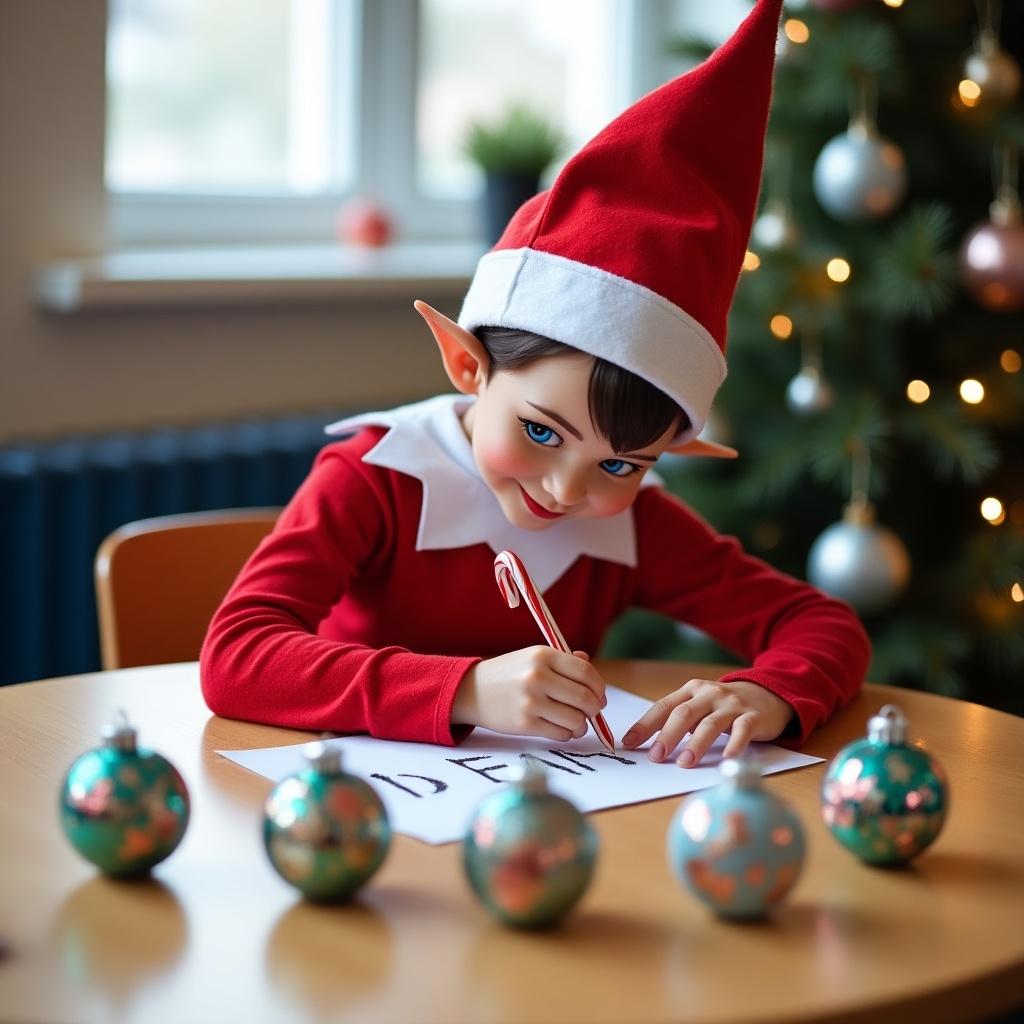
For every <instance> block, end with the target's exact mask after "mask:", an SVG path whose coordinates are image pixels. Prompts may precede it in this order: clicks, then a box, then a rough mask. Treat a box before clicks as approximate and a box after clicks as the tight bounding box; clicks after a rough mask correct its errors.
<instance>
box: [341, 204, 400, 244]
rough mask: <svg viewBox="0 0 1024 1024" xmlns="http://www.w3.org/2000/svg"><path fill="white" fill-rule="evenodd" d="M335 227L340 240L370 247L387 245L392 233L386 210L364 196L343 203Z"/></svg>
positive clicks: (392, 229)
mask: <svg viewBox="0 0 1024 1024" xmlns="http://www.w3.org/2000/svg"><path fill="white" fill-rule="evenodd" d="M335 228H336V230H337V236H338V239H339V240H340V241H341V242H344V243H346V244H347V245H359V246H367V247H371V248H374V247H377V246H382V245H387V244H388V243H389V242H390V241H391V239H392V237H393V235H394V225H393V224H392V222H391V218H390V217H389V216H388V213H387V211H386V210H385V209H384V208H383V207H382V206H381V205H380V204H379V203H375V202H374V201H373V200H372V199H366V198H357V199H350V200H349V201H348V202H347V203H345V204H343V205H342V207H341V209H340V210H339V211H338V218H337V222H336V224H335Z"/></svg>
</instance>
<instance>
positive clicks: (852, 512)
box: [807, 441, 910, 615]
mask: <svg viewBox="0 0 1024 1024" xmlns="http://www.w3.org/2000/svg"><path fill="white" fill-rule="evenodd" d="M852 476H853V482H852V488H851V492H852V493H851V497H850V503H849V504H848V505H847V506H846V508H845V509H844V511H843V518H842V521H841V522H838V523H833V525H832V526H830V527H828V528H827V529H826V530H825V531H824V532H823V533H822V534H821V535H820V536H819V537H818V539H817V540H816V541H815V542H814V543H813V544H812V545H811V550H810V552H809V554H808V556H807V578H808V579H809V580H810V581H811V583H813V584H814V585H815V586H816V587H818V588H819V589H820V590H824V591H825V592H826V593H828V594H832V595H833V596H834V597H838V598H840V599H841V600H843V601H848V602H849V603H850V604H852V605H853V606H854V608H856V609H857V611H858V612H860V613H861V614H862V615H875V614H877V613H879V612H881V611H884V610H885V609H886V608H887V607H888V606H889V605H891V604H892V602H893V601H895V599H896V598H897V597H898V596H899V594H900V593H901V592H902V591H903V589H904V588H905V587H906V585H907V582H908V581H909V579H910V556H909V555H908V554H907V549H906V547H905V546H904V544H903V542H902V541H901V540H900V539H899V537H897V536H896V534H895V533H894V532H893V531H892V530H890V529H887V528H886V527H883V526H879V525H878V524H877V523H876V522H875V509H874V506H873V505H872V504H871V503H870V501H869V500H868V480H869V476H870V455H869V452H868V448H867V446H866V445H865V444H864V443H863V442H861V441H855V442H854V444H853V474H852Z"/></svg>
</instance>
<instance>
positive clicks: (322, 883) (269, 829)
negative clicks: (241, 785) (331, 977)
mask: <svg viewBox="0 0 1024 1024" xmlns="http://www.w3.org/2000/svg"><path fill="white" fill-rule="evenodd" d="M303 752H304V754H305V755H306V759H307V761H308V764H307V766H306V767H305V768H303V769H302V770H301V771H300V772H298V773H297V774H295V775H290V776H289V777H288V778H286V779H282V780H281V781H280V782H279V783H278V784H277V785H276V786H275V787H274V788H273V789H272V790H271V792H270V796H268V797H267V801H266V803H265V804H264V807H263V845H264V847H265V848H266V851H267V856H268V857H269V858H270V863H271V864H272V865H273V867H274V870H275V871H276V872H277V873H278V874H279V875H280V876H281V877H282V878H283V879H284V880H285V881H286V882H288V883H290V884H291V885H294V886H295V888H296V889H298V890H299V891H300V892H302V894H303V895H304V896H306V897H308V898H309V899H311V900H315V901H316V902H322V903H338V902H341V901H342V900H347V899H349V898H350V897H351V896H352V895H353V894H354V893H355V892H356V890H357V889H359V888H360V887H361V886H362V885H364V884H365V883H366V882H367V881H369V879H370V878H371V876H372V875H373V874H374V873H375V872H376V871H377V869H378V868H379V867H380V866H381V864H383V863H384V858H385V857H386V856H387V852H388V847H389V846H390V845H391V825H390V823H389V822H388V814H387V811H386V810H385V809H384V804H383V802H382V801H381V798H380V797H379V796H378V795H377V793H376V792H375V790H374V789H373V787H371V786H370V784H369V783H367V782H364V781H363V780H362V779H360V778H358V777H357V776H355V775H350V774H349V773H348V772H345V771H343V770H342V767H341V751H340V750H338V749H337V748H330V747H327V746H325V745H324V744H323V743H307V744H306V747H305V750H304V751H303Z"/></svg>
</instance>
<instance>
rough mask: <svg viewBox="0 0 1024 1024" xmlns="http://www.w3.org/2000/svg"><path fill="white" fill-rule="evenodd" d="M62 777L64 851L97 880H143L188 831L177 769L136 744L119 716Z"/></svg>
mask: <svg viewBox="0 0 1024 1024" xmlns="http://www.w3.org/2000/svg"><path fill="white" fill-rule="evenodd" d="M102 736H103V745H102V746H100V747H97V748H96V749H94V750H89V751H86V753H84V754H83V755H82V756H81V757H80V758H78V760H77V761H75V763H74V764H72V765H71V767H70V768H69V769H68V772H67V774H66V775H65V776H64V782H63V783H62V785H61V792H60V823H61V828H63V830H64V834H65V835H66V836H67V837H68V839H69V840H70V841H71V845H72V846H74V848H75V849H76V850H77V851H78V852H79V853H80V854H81V855H82V856H83V857H85V859H86V860H89V861H92V863H93V864H95V865H96V866H97V867H98V868H99V869H100V870H101V871H102V872H103V873H104V874H107V875H111V876H114V877H117V878H128V877H135V876H139V875H144V874H146V873H147V872H148V871H149V870H150V868H152V867H154V866H155V865H156V864H159V863H160V861H162V860H164V858H166V857H169V856H170V855H171V853H172V852H173V851H174V849H175V847H176V846H177V845H178V843H180V842H181V839H182V836H184V834H185V828H186V826H187V825H188V818H189V798H188V789H187V788H186V786H185V782H184V780H183V779H182V777H181V776H180V775H179V774H178V770H177V769H176V768H175V767H174V765H172V764H171V763H170V761H168V760H167V759H166V758H165V757H161V755H160V754H157V753H154V752H153V751H152V750H145V749H143V748H140V747H138V745H137V742H136V740H137V734H136V731H135V729H133V728H132V727H131V726H130V725H129V724H128V719H127V717H126V716H125V714H124V712H123V711H122V712H120V713H119V716H118V720H117V721H116V722H114V723H112V724H111V725H108V726H107V727H106V728H105V729H104V730H103V733H102Z"/></svg>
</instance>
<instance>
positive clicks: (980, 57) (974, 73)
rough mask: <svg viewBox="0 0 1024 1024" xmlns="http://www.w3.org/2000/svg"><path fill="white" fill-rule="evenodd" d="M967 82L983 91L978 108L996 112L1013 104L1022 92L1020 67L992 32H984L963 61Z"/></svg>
mask: <svg viewBox="0 0 1024 1024" xmlns="http://www.w3.org/2000/svg"><path fill="white" fill-rule="evenodd" d="M963 74H964V78H969V79H970V80H971V81H972V82H974V84H975V85H977V86H978V88H979V89H981V95H980V96H979V97H978V102H977V104H974V105H975V106H977V107H985V108H988V109H995V108H997V107H1005V106H1006V105H1007V104H1009V103H1012V102H1013V100H1014V99H1015V98H1016V96H1017V93H1018V92H1019V91H1020V77H1021V76H1020V66H1019V65H1018V64H1017V62H1016V61H1015V60H1014V59H1013V57H1011V56H1010V55H1009V54H1008V53H1007V52H1006V51H1005V50H1004V49H1003V48H1002V47H1001V46H1000V45H999V37H998V36H997V35H996V34H995V33H994V32H991V31H985V32H982V33H981V35H980V36H979V37H978V44H977V46H976V47H975V48H974V49H973V50H972V51H971V52H970V53H969V54H968V55H967V58H966V60H965V61H964V70H963Z"/></svg>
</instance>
